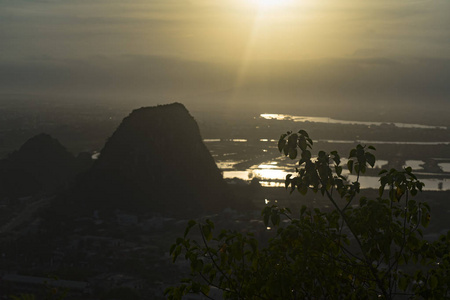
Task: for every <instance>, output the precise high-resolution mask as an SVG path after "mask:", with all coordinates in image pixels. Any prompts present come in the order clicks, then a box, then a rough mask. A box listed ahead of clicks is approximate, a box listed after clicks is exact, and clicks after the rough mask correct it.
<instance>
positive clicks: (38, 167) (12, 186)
mask: <svg viewBox="0 0 450 300" xmlns="http://www.w3.org/2000/svg"><path fill="white" fill-rule="evenodd" d="M83 161H84V160H83ZM77 171H81V170H80V167H79V166H78V164H77V160H76V159H75V157H74V156H73V155H72V154H71V153H69V152H68V151H67V149H66V148H65V147H64V146H62V145H61V144H60V143H59V141H58V140H57V139H54V138H52V137H51V136H50V135H48V134H45V133H42V134H39V135H36V136H34V137H32V138H30V139H29V140H28V141H26V142H25V143H24V144H23V145H22V146H21V147H20V149H19V150H17V151H14V152H13V153H11V154H9V156H8V157H7V158H6V159H3V160H0V195H2V196H8V197H12V198H17V197H24V196H32V195H36V194H37V193H55V192H57V191H58V190H61V189H64V188H67V186H68V185H69V183H70V182H71V181H72V180H73V178H74V176H75V174H76V173H77Z"/></svg>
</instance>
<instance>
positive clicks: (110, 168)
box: [80, 103, 231, 214]
mask: <svg viewBox="0 0 450 300" xmlns="http://www.w3.org/2000/svg"><path fill="white" fill-rule="evenodd" d="M80 187H81V189H82V191H83V196H82V198H83V199H84V201H85V202H87V204H89V205H93V206H94V207H98V208H101V209H117V208H119V209H126V210H130V209H134V210H136V209H138V210H140V211H141V210H142V209H145V210H147V211H151V212H164V213H169V214H195V213H203V212H205V211H218V210H221V209H223V208H225V207H229V206H230V205H231V203H230V202H229V201H231V200H230V192H229V190H228V187H227V185H226V183H225V181H224V180H223V178H222V174H221V172H220V170H219V169H218V168H217V166H216V164H215V162H214V159H213V158H212V157H211V154H210V153H209V151H208V149H207V148H206V146H205V145H204V143H203V140H202V138H201V135H200V131H199V128H198V125H197V123H196V121H195V120H194V118H193V117H192V116H191V115H190V114H189V112H188V111H187V109H186V108H185V107H184V106H183V105H182V104H180V103H174V104H169V105H162V106H156V107H143V108H140V109H136V110H134V111H133V112H132V113H131V114H130V115H129V116H128V117H126V118H124V119H123V121H122V123H121V124H120V126H119V127H118V128H117V130H116V131H115V132H114V134H113V135H112V136H111V137H110V138H109V139H108V141H107V142H106V144H105V146H104V148H103V149H102V151H101V154H100V157H99V159H98V160H97V161H96V162H95V163H94V165H93V167H92V169H91V170H90V172H89V173H88V174H87V175H86V176H85V177H84V178H83V181H82V183H81V186H80ZM141 212H142V211H141Z"/></svg>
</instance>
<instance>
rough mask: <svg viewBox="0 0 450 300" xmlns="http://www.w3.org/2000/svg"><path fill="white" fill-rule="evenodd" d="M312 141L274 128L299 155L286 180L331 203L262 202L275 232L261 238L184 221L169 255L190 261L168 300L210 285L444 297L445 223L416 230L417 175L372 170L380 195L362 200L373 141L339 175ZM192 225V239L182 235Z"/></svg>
mask: <svg viewBox="0 0 450 300" xmlns="http://www.w3.org/2000/svg"><path fill="white" fill-rule="evenodd" d="M312 145H313V141H312V140H311V139H310V138H309V136H308V134H307V133H306V132H305V131H303V130H300V131H299V132H298V133H292V132H288V133H286V134H283V135H282V136H281V138H280V140H279V143H278V148H279V150H280V152H282V153H284V155H286V156H289V157H290V158H291V159H296V158H297V157H300V159H299V166H298V168H296V176H295V177H293V176H291V175H288V176H287V178H286V188H288V189H290V191H291V192H294V191H295V190H297V191H299V192H300V193H301V194H303V195H305V194H306V193H307V192H308V191H312V192H315V193H319V192H320V193H321V194H322V195H323V196H324V197H327V199H328V200H329V201H330V203H331V204H332V205H333V207H334V209H333V210H331V211H321V210H320V209H318V208H315V209H309V208H307V207H305V206H303V207H302V208H301V210H300V212H299V213H298V212H291V211H290V210H289V209H287V208H279V207H277V206H271V207H266V208H265V209H264V210H263V212H262V216H263V219H264V223H265V225H266V226H269V225H270V226H274V227H276V228H277V234H276V236H275V237H274V238H272V239H270V240H269V241H268V243H266V246H264V247H262V246H260V245H259V243H258V240H257V239H256V238H255V236H254V235H253V234H251V233H241V232H237V231H231V230H223V231H222V232H220V233H219V234H218V235H213V229H214V224H213V223H212V222H211V221H209V220H207V221H206V222H205V223H203V224H200V223H197V222H196V221H190V222H189V224H188V227H187V228H186V231H185V234H184V236H183V237H180V238H178V239H177V241H176V243H175V244H174V245H173V246H172V248H171V255H172V256H173V259H174V261H175V260H176V259H177V258H179V257H180V255H182V256H184V258H185V259H186V260H187V261H189V262H190V266H191V276H190V277H189V278H187V279H185V280H184V282H183V283H182V284H180V285H179V286H176V287H171V288H168V289H167V290H166V295H167V296H168V298H169V299H180V298H181V297H182V296H183V295H186V294H188V293H197V294H203V295H204V296H205V297H206V298H210V299H213V296H212V294H213V293H211V290H212V289H215V290H216V292H217V291H219V292H220V294H221V295H223V298H225V299H319V298H320V299H341V298H342V299H367V298H370V299H372V298H377V297H378V298H382V299H393V298H394V297H395V296H403V297H408V296H409V297H410V298H419V299H420V298H425V299H443V298H449V297H450V290H449V284H450V242H449V241H450V232H449V233H448V234H447V235H446V236H444V235H443V236H441V237H440V239H439V240H438V241H435V242H428V241H426V240H425V239H424V238H423V236H422V228H424V227H427V225H428V224H429V221H430V213H429V212H430V207H429V206H428V205H427V204H426V203H419V202H417V201H415V200H413V199H412V198H413V197H414V196H415V195H416V194H417V193H418V192H419V191H422V188H423V186H424V184H423V183H422V182H420V181H419V180H417V178H416V176H415V175H414V174H413V173H412V172H411V171H412V170H411V168H405V169H404V170H402V171H397V170H395V169H391V170H390V171H387V170H383V171H381V172H380V174H379V176H380V178H379V181H380V188H379V197H378V198H376V199H367V198H366V197H363V196H360V195H359V194H360V184H359V177H360V175H361V174H363V173H364V172H365V171H366V168H368V167H369V166H370V167H373V166H374V165H375V156H374V155H373V154H372V151H373V150H375V148H373V147H371V146H369V147H366V146H362V145H358V146H357V147H356V148H355V149H352V150H351V151H350V154H349V156H348V163H347V169H348V171H349V172H350V173H352V174H355V175H356V181H355V182H348V180H347V179H346V177H345V176H343V168H342V165H341V158H340V156H339V154H338V153H337V152H336V151H333V152H331V153H325V152H324V151H319V152H318V154H317V156H315V157H314V158H313V156H312V154H311V151H310V150H309V149H311V148H312ZM341 203H343V204H341ZM195 227H197V228H198V229H199V230H200V234H201V240H200V241H196V240H192V239H190V238H189V232H190V231H191V229H192V228H195Z"/></svg>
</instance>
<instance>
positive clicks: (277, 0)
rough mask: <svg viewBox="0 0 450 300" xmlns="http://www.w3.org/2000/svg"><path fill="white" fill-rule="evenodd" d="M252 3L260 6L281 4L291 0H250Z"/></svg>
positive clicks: (267, 6)
mask: <svg viewBox="0 0 450 300" xmlns="http://www.w3.org/2000/svg"><path fill="white" fill-rule="evenodd" d="M250 2H252V3H253V4H255V5H257V6H259V7H261V8H269V7H278V6H283V5H285V4H288V3H289V2H291V0H250Z"/></svg>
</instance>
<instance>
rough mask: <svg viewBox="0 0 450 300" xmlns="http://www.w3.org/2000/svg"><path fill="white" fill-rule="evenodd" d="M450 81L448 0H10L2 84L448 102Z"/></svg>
mask: <svg viewBox="0 0 450 300" xmlns="http://www.w3.org/2000/svg"><path fill="white" fill-rule="evenodd" d="M449 83H450V1H448V0H429V1H413V0H395V1H392V0H390V1H385V0H377V1H361V0H320V1H319V0H278V1H277V0H266V1H258V0H190V1H189V0H120V1H118V0H70V1H69V0H46V1H45V0H42V1H39V0H28V1H25V0H0V89H1V91H2V92H3V93H27V94H41V95H46V94H49V95H57V96H58V95H59V96H67V95H73V96H80V97H125V96H126V97H127V98H128V99H132V98H146V97H147V98H160V99H164V98H173V97H175V98H177V97H178V98H183V97H188V98H189V97H190V98H195V97H198V98H199V99H200V98H202V97H208V98H209V101H214V97H215V95H220V97H222V98H221V99H222V101H227V100H226V99H228V98H230V99H231V98H233V99H235V101H236V99H239V100H242V99H244V100H247V99H249V100H248V101H257V100H251V98H254V99H261V98H264V99H263V100H261V101H270V100H269V98H270V97H272V96H273V95H281V97H282V98H286V99H288V98H289V99H296V98H299V97H303V98H304V99H313V100H315V101H316V100H320V101H321V100H322V99H324V100H323V101H325V100H327V99H328V100H329V99H333V98H334V99H347V98H355V99H356V98H358V99H371V101H373V100H376V99H378V98H379V99H394V100H395V99H413V100H414V99H418V101H425V100H427V101H428V100H433V101H438V102H439V103H446V104H447V103H448V102H449V101H448V99H449V97H450V84H449ZM205 95H207V96H205ZM268 95H270V97H268ZM263 96H264V97H263ZM218 97H219V96H218ZM220 97H219V98H220ZM240 98H242V99H240ZM224 99H225V100H224ZM270 99H272V98H270ZM389 101H391V100H389ZM162 102H164V101H162Z"/></svg>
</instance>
